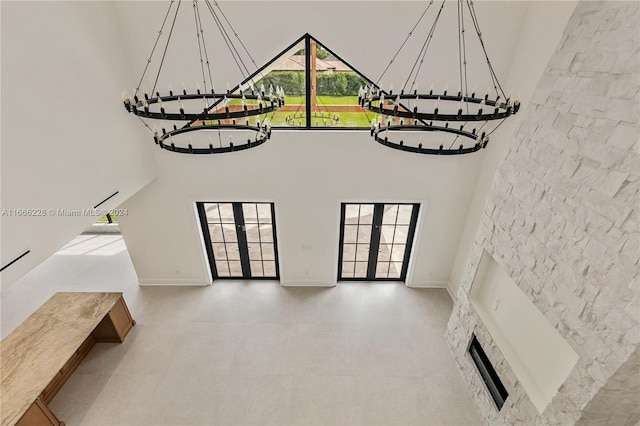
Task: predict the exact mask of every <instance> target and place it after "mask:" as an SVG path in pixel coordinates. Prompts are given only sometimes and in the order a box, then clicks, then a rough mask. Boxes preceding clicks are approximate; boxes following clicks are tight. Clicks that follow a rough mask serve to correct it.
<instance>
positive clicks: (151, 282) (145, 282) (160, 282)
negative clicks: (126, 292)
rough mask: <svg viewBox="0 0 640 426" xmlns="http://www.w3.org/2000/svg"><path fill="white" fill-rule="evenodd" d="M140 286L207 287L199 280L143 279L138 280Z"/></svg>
mask: <svg viewBox="0 0 640 426" xmlns="http://www.w3.org/2000/svg"><path fill="white" fill-rule="evenodd" d="M138 285H140V286H208V285H210V284H209V283H207V282H203V281H202V280H201V279H199V278H145V279H139V280H138Z"/></svg>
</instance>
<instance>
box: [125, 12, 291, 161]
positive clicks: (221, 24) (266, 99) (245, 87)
mask: <svg viewBox="0 0 640 426" xmlns="http://www.w3.org/2000/svg"><path fill="white" fill-rule="evenodd" d="M175 3H177V6H176V8H175V12H173V20H172V23H171V28H170V30H169V33H168V36H167V39H166V43H165V47H164V51H163V53H162V57H161V59H160V63H159V65H158V71H157V73H156V76H155V80H154V83H153V88H152V89H151V92H148V91H147V89H146V88H145V87H143V88H142V90H141V85H142V82H143V80H144V77H145V74H146V73H147V70H148V68H149V66H150V64H151V62H152V60H153V57H154V53H155V51H156V47H157V46H158V43H159V41H160V38H161V37H162V34H163V31H164V28H165V25H166V23H167V20H168V18H169V16H170V14H171V11H172V9H173V6H174V4H175ZM203 3H204V4H205V6H206V11H205V12H204V14H206V13H207V11H208V12H209V14H210V15H211V17H212V18H213V20H214V21H215V23H216V26H217V27H218V29H219V31H220V34H221V35H222V38H223V39H224V41H225V44H226V46H227V47H228V49H229V51H230V52H231V55H232V56H233V59H234V61H235V63H236V64H237V65H238V67H239V68H240V72H241V74H242V75H243V76H244V77H245V78H244V80H243V81H242V83H240V84H238V85H237V86H236V87H234V88H233V89H232V88H230V87H229V84H228V83H227V87H226V91H224V92H217V93H216V91H215V88H214V84H213V79H212V77H211V76H212V74H211V66H210V61H209V53H208V51H207V47H206V41H205V32H204V28H203V24H202V21H203V19H202V18H201V15H200V5H199V2H198V0H193V2H192V4H193V14H194V22H195V27H196V28H195V30H196V36H197V43H198V52H199V62H200V69H201V71H202V84H203V86H204V87H202V88H201V87H200V83H198V84H197V88H196V89H195V90H194V91H188V90H187V87H186V85H184V84H183V87H182V90H181V91H179V92H174V90H173V88H172V87H171V85H169V88H168V93H167V94H164V95H161V94H160V91H159V89H158V79H159V77H160V74H161V71H162V66H163V64H164V60H165V57H166V54H167V50H168V48H169V43H170V41H171V36H172V34H173V31H174V26H175V23H176V18H177V17H178V13H179V11H180V6H181V4H182V0H177V1H176V0H171V2H170V4H169V8H168V10H167V13H166V15H165V17H164V20H163V21H162V25H161V27H160V31H158V36H157V38H156V41H155V43H154V45H153V48H152V50H151V54H150V55H149V59H148V60H147V63H146V66H145V68H144V71H143V72H142V77H140V81H139V83H138V86H137V87H136V88H135V89H134V93H133V96H130V95H129V94H128V93H127V92H124V95H123V101H124V107H125V108H126V110H127V111H128V112H130V113H132V114H134V115H136V116H137V117H138V118H139V119H141V121H142V122H143V124H144V125H145V126H146V127H147V128H148V129H149V130H151V131H152V133H153V139H154V142H155V143H156V145H158V146H159V147H160V148H162V149H166V150H169V151H173V152H178V153H184V154H217V153H224V152H232V151H240V150H244V149H248V148H253V147H256V146H258V145H261V144H262V143H264V142H265V141H266V140H267V139H269V138H270V136H271V123H270V122H269V120H268V119H267V118H264V119H263V120H262V122H261V121H260V117H259V116H260V115H262V114H266V113H269V112H273V111H276V110H278V109H279V108H280V107H281V106H282V105H284V90H283V89H282V88H280V87H276V88H275V89H274V88H273V87H272V86H269V88H265V87H264V84H261V85H260V87H256V82H255V81H254V79H253V75H255V73H254V74H251V75H250V74H249V70H248V68H247V66H246V64H245V63H244V61H243V59H242V57H241V52H240V50H239V49H238V48H237V47H236V46H235V44H234V41H233V39H232V38H231V37H230V36H229V33H232V34H234V35H235V37H236V38H237V39H238V41H239V43H240V45H241V46H242V49H244V52H245V54H246V55H247V56H248V57H249V58H250V60H251V61H252V62H253V64H254V65H255V60H254V59H253V57H252V56H251V54H249V52H248V51H247V49H246V47H245V45H244V43H242V41H241V40H240V38H239V36H238V34H237V32H236V31H235V29H234V28H233V27H232V26H231V23H230V22H229V20H228V19H227V17H226V16H225V14H224V12H223V11H222V9H221V8H220V5H219V4H218V2H217V1H213V4H212V2H210V1H209V0H204V1H203ZM214 6H215V7H214ZM216 8H217V9H218V11H216ZM225 23H226V26H228V27H229V28H228V29H227V28H226V26H225ZM245 71H246V75H245ZM198 105H201V106H198ZM250 117H253V118H254V120H253V123H250ZM144 119H154V120H163V121H166V122H174V123H162V127H161V130H158V129H157V128H153V129H152V128H151V126H149V125H148V124H147V123H146V122H145V120H144ZM175 122H186V124H184V125H182V126H181V127H178V125H177V124H175ZM221 130H224V131H233V130H240V131H246V132H247V135H248V136H247V138H246V139H242V138H237V141H236V143H235V144H234V141H233V136H232V135H231V133H233V132H229V133H230V134H229V141H228V143H227V142H226V141H225V142H224V144H223V142H222V137H221ZM203 131H205V132H206V131H209V133H211V132H213V133H214V136H217V139H218V141H217V143H216V142H214V138H212V136H209V137H208V146H207V143H202V142H200V143H198V144H194V143H192V142H191V138H187V139H186V141H183V142H181V143H178V144H176V142H174V138H177V137H178V136H179V135H184V134H190V133H191V132H201V133H198V134H199V135H202V134H203V133H202V132H203ZM249 135H250V136H249ZM194 145H195V146H194Z"/></svg>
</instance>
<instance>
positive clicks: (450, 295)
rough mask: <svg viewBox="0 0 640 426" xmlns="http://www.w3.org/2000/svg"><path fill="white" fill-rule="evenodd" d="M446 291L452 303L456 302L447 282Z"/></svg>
mask: <svg viewBox="0 0 640 426" xmlns="http://www.w3.org/2000/svg"><path fill="white" fill-rule="evenodd" d="M447 293H449V297H450V298H451V300H452V301H453V303H455V302H456V299H457V297H456V295H455V294H453V292H452V291H451V286H450V285H449V283H447Z"/></svg>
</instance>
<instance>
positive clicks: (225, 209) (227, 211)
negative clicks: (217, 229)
mask: <svg viewBox="0 0 640 426" xmlns="http://www.w3.org/2000/svg"><path fill="white" fill-rule="evenodd" d="M218 210H219V212H220V219H221V221H222V222H223V223H235V216H234V215H233V205H232V204H231V203H218Z"/></svg>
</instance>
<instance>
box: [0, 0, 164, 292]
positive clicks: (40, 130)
mask: <svg viewBox="0 0 640 426" xmlns="http://www.w3.org/2000/svg"><path fill="white" fill-rule="evenodd" d="M0 7H1V11H2V90H1V91H2V117H1V118H2V176H1V177H2V179H1V180H2V182H1V185H2V199H1V204H2V206H1V207H2V209H22V208H37V209H49V208H53V209H58V208H60V209H82V208H91V207H93V206H94V205H96V204H97V203H99V202H100V201H102V200H103V199H104V198H106V197H108V196H109V195H111V194H112V193H113V192H115V191H116V190H118V191H119V194H118V195H117V196H116V197H114V198H113V199H111V200H110V201H109V202H108V203H106V204H105V205H104V206H103V207H106V208H113V207H115V206H117V205H118V204H119V203H121V202H122V201H123V200H125V199H127V198H128V197H129V196H131V195H132V194H134V193H135V192H136V191H137V190H138V189H140V188H141V187H143V186H144V185H146V184H147V183H148V182H150V181H151V180H152V179H153V178H154V177H155V170H154V165H153V162H152V159H151V157H150V155H149V147H148V145H147V144H145V143H144V141H145V139H144V136H146V133H145V132H143V127H142V125H141V124H140V123H139V122H137V121H136V120H133V119H132V118H131V117H130V116H129V115H128V114H127V113H126V112H125V110H124V108H123V106H122V101H121V92H122V90H123V88H124V87H126V86H127V85H125V84H124V83H123V82H125V81H133V77H132V73H131V72H130V68H129V61H128V59H127V58H125V56H124V52H123V49H122V46H123V45H124V43H125V40H124V39H122V38H121V36H120V28H119V24H118V20H117V19H116V15H115V13H114V4H113V3H111V2H48V1H46V2H10V1H3V2H2V3H1V6H0ZM95 220H96V218H95V217H54V216H51V215H47V216H46V217H29V218H25V217H9V216H4V217H2V224H1V229H2V236H1V246H2V253H1V259H2V261H1V263H2V264H3V265H4V264H5V263H7V262H9V261H10V260H11V259H13V258H14V257H16V256H17V255H19V254H20V253H22V252H23V251H24V250H26V249H31V253H30V254H29V255H27V256H26V257H24V258H23V259H22V260H20V261H19V262H17V263H15V264H14V265H13V266H11V267H10V268H8V269H7V270H5V271H4V272H2V286H3V287H6V286H8V285H10V284H11V283H13V282H14V281H16V280H17V279H18V278H19V277H21V276H22V275H24V274H25V273H26V272H28V271H29V270H31V269H32V268H33V267H35V266H36V265H38V264H39V263H40V262H42V261H43V260H44V259H46V258H47V257H48V256H49V255H51V254H52V253H53V252H54V251H55V250H56V249H58V248H60V247H61V246H63V245H64V244H65V243H67V242H68V241H69V240H71V239H72V238H73V237H74V236H76V235H77V234H79V233H80V232H82V231H83V230H84V229H85V228H87V227H88V226H89V225H90V224H91V223H92V222H93V221H95Z"/></svg>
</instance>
